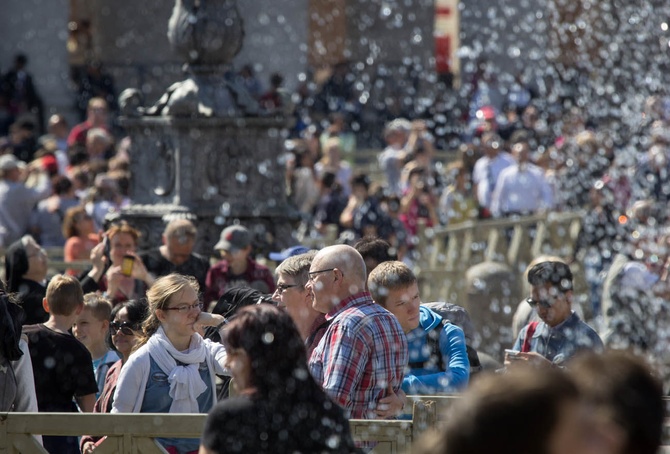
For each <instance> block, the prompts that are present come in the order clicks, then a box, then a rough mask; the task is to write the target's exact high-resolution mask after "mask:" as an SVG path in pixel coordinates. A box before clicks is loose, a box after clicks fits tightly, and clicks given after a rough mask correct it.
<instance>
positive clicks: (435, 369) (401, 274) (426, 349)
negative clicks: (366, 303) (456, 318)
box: [368, 261, 470, 395]
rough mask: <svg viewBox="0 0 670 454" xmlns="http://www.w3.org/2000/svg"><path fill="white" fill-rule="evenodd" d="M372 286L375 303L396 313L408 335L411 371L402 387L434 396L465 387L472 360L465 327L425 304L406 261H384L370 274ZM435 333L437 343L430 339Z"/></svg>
mask: <svg viewBox="0 0 670 454" xmlns="http://www.w3.org/2000/svg"><path fill="white" fill-rule="evenodd" d="M368 288H369V289H370V293H371V294H372V298H373V299H374V300H375V302H376V303H377V304H379V305H380V306H382V307H384V308H385V309H387V310H388V311H389V312H391V313H392V314H393V315H395V316H396V318H397V319H398V322H400V326H401V327H402V329H403V331H404V332H405V334H406V335H407V344H408V348H409V372H408V373H406V374H405V378H404V379H403V382H402V390H403V391H404V392H405V393H407V394H424V395H426V394H428V395H430V394H435V393H453V392H457V391H459V390H461V389H462V388H464V387H465V385H467V383H468V379H469V377H470V362H469V361H468V355H467V350H466V346H465V335H464V334H463V330H462V329H461V328H459V327H458V326H456V325H453V324H451V323H449V322H448V321H446V320H442V317H441V316H440V315H439V314H437V313H435V312H433V311H431V310H430V309H428V308H427V307H425V306H421V299H420V297H419V286H418V284H417V280H416V276H414V273H412V270H410V269H409V267H408V266H407V265H405V264H404V263H402V262H397V261H391V262H383V263H381V264H379V266H377V267H376V268H375V269H374V270H372V272H371V273H370V276H369V277H368ZM433 336H434V337H435V338H436V339H435V340H436V341H437V342H434V341H432V340H431V339H430V338H431V337H433ZM434 350H439V351H437V352H434Z"/></svg>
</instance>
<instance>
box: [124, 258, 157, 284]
mask: <svg viewBox="0 0 670 454" xmlns="http://www.w3.org/2000/svg"><path fill="white" fill-rule="evenodd" d="M127 255H131V256H133V257H134V258H135V262H134V263H133V270H132V271H131V273H130V276H131V277H132V278H133V279H137V280H140V281H142V282H144V283H145V284H147V287H151V286H152V285H153V283H154V281H155V280H156V279H154V277H153V276H152V275H151V273H149V270H147V267H146V266H144V262H143V261H142V259H141V258H140V256H139V255H137V254H136V253H135V252H128V253H127Z"/></svg>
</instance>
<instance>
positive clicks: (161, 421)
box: [0, 399, 437, 454]
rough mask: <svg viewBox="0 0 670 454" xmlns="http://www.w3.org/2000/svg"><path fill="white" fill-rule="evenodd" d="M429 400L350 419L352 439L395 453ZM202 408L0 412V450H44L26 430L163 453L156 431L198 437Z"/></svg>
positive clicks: (428, 419) (424, 417) (424, 418)
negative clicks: (390, 414) (400, 415)
mask: <svg viewBox="0 0 670 454" xmlns="http://www.w3.org/2000/svg"><path fill="white" fill-rule="evenodd" d="M436 411H437V406H436V405H435V404H434V403H433V402H432V401H430V400H425V399H424V400H421V401H417V402H415V403H414V405H413V418H412V420H408V421H401V420H367V419H365V420H364V419H352V420H350V422H349V423H350V426H351V432H352V434H353V436H354V440H356V441H359V442H375V443H376V447H375V448H374V450H373V452H374V453H376V454H400V453H403V452H405V451H407V450H408V449H409V448H410V446H411V443H412V440H414V439H416V438H417V437H418V436H420V435H421V433H422V432H423V431H425V430H426V429H428V428H430V427H433V426H434V425H435V423H436V421H437V413H436ZM206 417H207V415H205V414H178V415H177V414H165V413H141V414H138V413H129V414H119V413H115V414H108V413H0V454H15V453H21V454H46V450H45V449H44V448H43V447H42V446H41V445H40V444H39V443H38V442H37V441H36V439H35V438H33V437H32V436H31V435H33V434H39V435H69V436H81V435H84V434H86V435H94V436H103V435H107V439H106V440H104V441H103V442H102V443H100V445H99V447H98V448H97V449H96V451H95V452H96V454H112V453H119V454H131V453H132V454H165V450H164V449H163V448H162V447H160V446H159V445H158V444H157V443H156V442H155V441H154V438H156V437H170V438H200V435H201V433H202V429H203V426H204V424H205V418H206Z"/></svg>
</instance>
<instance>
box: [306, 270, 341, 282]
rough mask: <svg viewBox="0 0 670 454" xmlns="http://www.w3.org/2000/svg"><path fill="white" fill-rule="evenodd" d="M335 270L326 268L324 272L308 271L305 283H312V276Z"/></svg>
mask: <svg viewBox="0 0 670 454" xmlns="http://www.w3.org/2000/svg"><path fill="white" fill-rule="evenodd" d="M336 269H337V268H328V269H325V270H318V271H310V272H308V273H307V282H314V276H315V275H317V274H321V273H327V272H328V271H335V270H336Z"/></svg>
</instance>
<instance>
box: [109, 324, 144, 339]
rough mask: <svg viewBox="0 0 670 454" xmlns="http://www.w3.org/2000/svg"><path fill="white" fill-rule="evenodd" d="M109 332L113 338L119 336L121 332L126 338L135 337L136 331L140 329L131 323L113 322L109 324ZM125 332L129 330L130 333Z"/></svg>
mask: <svg viewBox="0 0 670 454" xmlns="http://www.w3.org/2000/svg"><path fill="white" fill-rule="evenodd" d="M109 330H110V331H111V334H112V336H114V335H118V334H119V331H121V334H125V335H126V336H134V335H135V331H137V330H138V329H137V326H136V325H133V324H132V323H130V322H117V321H113V322H109ZM124 330H129V331H130V332H128V331H124Z"/></svg>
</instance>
